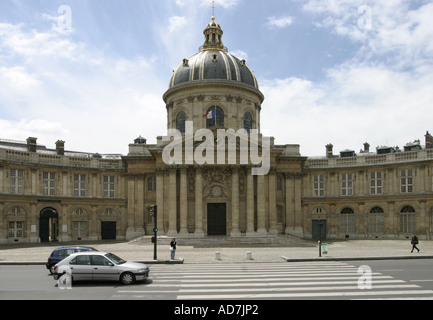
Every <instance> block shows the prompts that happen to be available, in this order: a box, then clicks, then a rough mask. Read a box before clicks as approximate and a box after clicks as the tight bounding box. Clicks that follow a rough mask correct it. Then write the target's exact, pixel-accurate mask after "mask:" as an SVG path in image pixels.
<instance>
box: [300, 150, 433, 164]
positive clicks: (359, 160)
mask: <svg viewBox="0 0 433 320" xmlns="http://www.w3.org/2000/svg"><path fill="white" fill-rule="evenodd" d="M428 160H433V149H423V150H419V151H408V152H398V153H389V154H381V155H377V154H374V155H361V156H357V157H348V158H341V157H335V158H309V159H307V161H306V162H305V167H306V168H333V167H355V166H369V165H378V164H392V163H404V162H416V161H428Z"/></svg>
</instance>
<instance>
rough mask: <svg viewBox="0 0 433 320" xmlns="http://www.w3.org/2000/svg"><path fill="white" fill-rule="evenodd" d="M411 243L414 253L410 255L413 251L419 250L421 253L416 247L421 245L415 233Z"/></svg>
mask: <svg viewBox="0 0 433 320" xmlns="http://www.w3.org/2000/svg"><path fill="white" fill-rule="evenodd" d="M410 243H411V244H412V251H411V252H410V253H412V252H413V249H417V250H418V252H419V249H418V248H417V246H416V245H417V244H418V243H419V241H418V237H417V236H416V234H415V233H413V234H412V240H411V241H410Z"/></svg>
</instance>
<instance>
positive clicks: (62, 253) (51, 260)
mask: <svg viewBox="0 0 433 320" xmlns="http://www.w3.org/2000/svg"><path fill="white" fill-rule="evenodd" d="M84 251H86V252H87V251H97V250H96V249H95V248H92V247H81V246H75V247H73V246H71V247H61V248H57V249H55V250H54V251H53V252H51V255H50V256H49V257H48V261H47V263H46V264H45V265H46V267H47V269H48V270H50V273H53V271H52V267H54V265H55V264H56V263H58V262H60V261H62V260H63V259H65V258H66V257H68V256H69V255H71V254H73V253H77V252H84Z"/></svg>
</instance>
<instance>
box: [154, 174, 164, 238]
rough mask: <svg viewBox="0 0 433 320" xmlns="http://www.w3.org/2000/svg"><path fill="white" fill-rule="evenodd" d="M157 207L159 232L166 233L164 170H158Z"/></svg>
mask: <svg viewBox="0 0 433 320" xmlns="http://www.w3.org/2000/svg"><path fill="white" fill-rule="evenodd" d="M156 205H157V206H158V214H157V225H158V232H159V233H165V231H164V170H163V169H157V170H156Z"/></svg>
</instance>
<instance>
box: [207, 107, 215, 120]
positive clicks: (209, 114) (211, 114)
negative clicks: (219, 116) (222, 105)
mask: <svg viewBox="0 0 433 320" xmlns="http://www.w3.org/2000/svg"><path fill="white" fill-rule="evenodd" d="M215 118H216V109H215V108H213V109H212V110H211V111H209V112H208V113H207V114H206V120H209V119H215Z"/></svg>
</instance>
